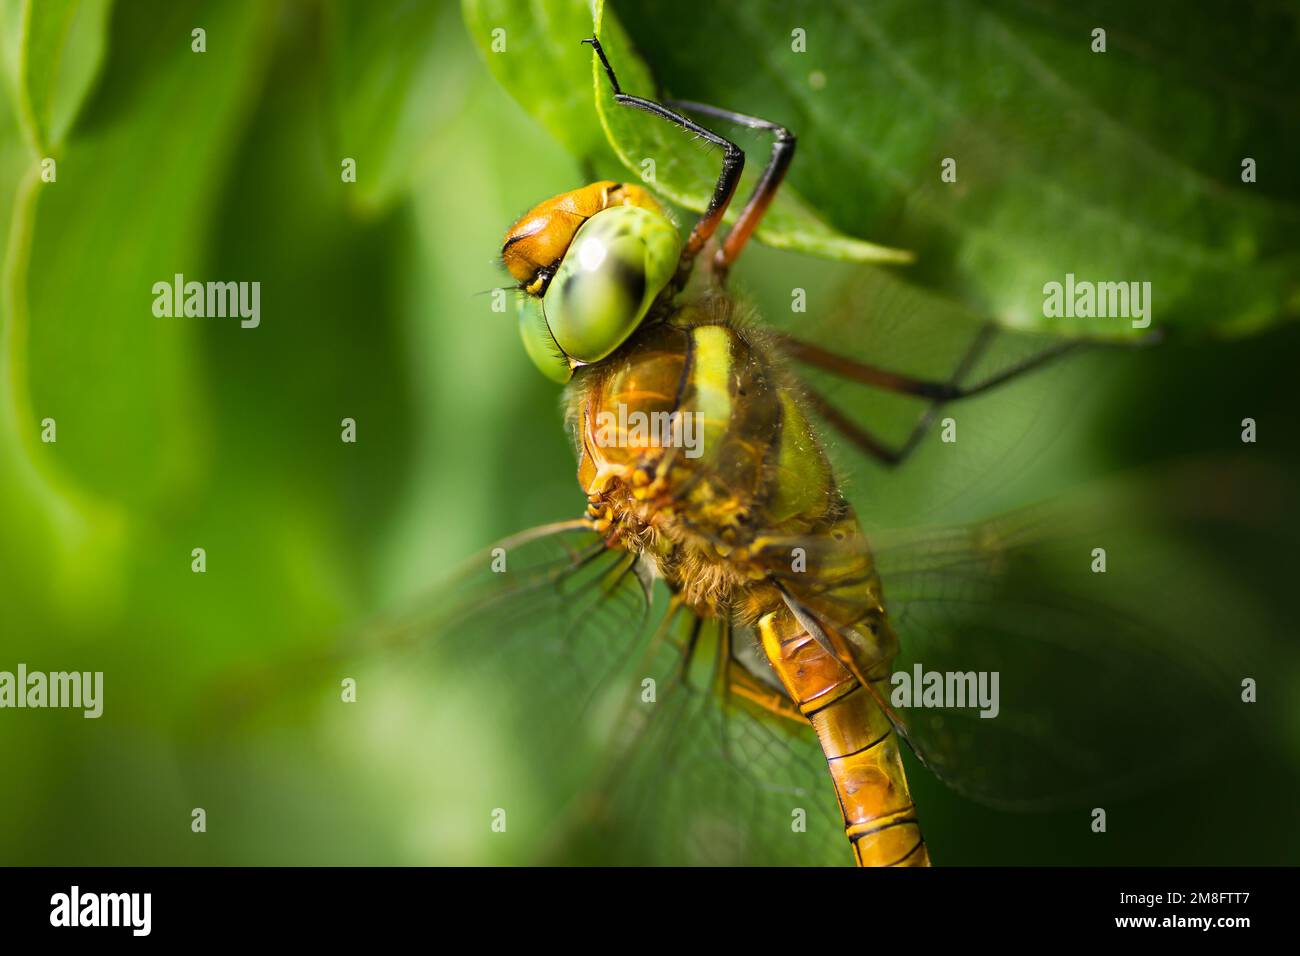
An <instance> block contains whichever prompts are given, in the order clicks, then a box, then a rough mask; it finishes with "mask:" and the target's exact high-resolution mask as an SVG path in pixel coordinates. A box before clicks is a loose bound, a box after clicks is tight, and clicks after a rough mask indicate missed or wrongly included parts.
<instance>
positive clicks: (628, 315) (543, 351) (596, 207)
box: [501, 182, 681, 382]
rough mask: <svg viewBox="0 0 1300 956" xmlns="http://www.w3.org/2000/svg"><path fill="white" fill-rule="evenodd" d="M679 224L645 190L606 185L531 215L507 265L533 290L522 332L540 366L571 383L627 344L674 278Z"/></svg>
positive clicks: (511, 237)
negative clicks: (579, 370) (581, 368)
mask: <svg viewBox="0 0 1300 956" xmlns="http://www.w3.org/2000/svg"><path fill="white" fill-rule="evenodd" d="M680 252H681V237H680V236H679V234H678V232H677V227H676V226H675V225H673V223H672V221H671V220H670V219H669V218H668V217H667V215H666V214H665V213H664V212H663V210H662V209H661V208H660V206H659V204H658V203H656V202H655V201H654V199H653V198H652V197H651V196H650V194H649V193H647V192H646V191H645V190H644V189H641V188H640V187H639V186H634V185H631V184H627V183H614V182H600V183H593V184H592V185H590V186H585V187H583V188H582V189H578V190H574V191H573V192H568V193H563V194H562V195H559V196H556V197H554V198H552V199H548V200H547V201H546V202H544V203H542V204H541V205H539V206H537V207H536V208H534V209H533V210H531V211H530V212H529V213H528V214H527V215H525V216H524V217H523V218H522V219H520V220H519V221H518V222H517V223H515V224H514V226H512V227H511V229H510V231H509V232H508V233H507V234H506V238H505V243H504V245H503V246H502V249H501V259H502V261H503V262H504V263H505V266H506V268H507V269H509V270H510V274H511V275H512V276H514V277H515V278H516V279H518V280H519V284H520V288H521V289H522V290H523V291H524V292H526V293H528V296H529V298H528V299H527V300H526V301H525V302H524V305H523V308H522V310H521V313H520V334H521V335H522V337H523V340H524V347H525V349H526V350H527V351H528V355H529V357H530V358H532V360H533V362H534V364H536V365H537V367H538V368H539V369H541V371H542V372H543V374H545V375H546V376H547V377H548V378H551V379H554V380H556V381H559V382H566V381H568V379H569V378H570V376H572V374H573V369H574V368H575V367H576V366H578V365H590V364H592V363H595V362H599V361H600V360H601V359H603V358H605V357H606V356H608V355H609V354H610V353H611V352H613V351H614V350H615V349H617V348H618V347H619V346H620V345H622V344H623V342H624V341H626V340H627V338H628V336H630V335H631V334H632V333H633V332H634V331H635V330H636V328H637V326H638V325H639V324H640V323H641V320H642V319H644V318H645V315H646V313H647V312H648V311H649V309H650V306H651V304H652V303H653V302H654V300H655V298H656V297H657V296H658V295H659V293H660V292H661V291H662V290H663V288H664V287H665V286H666V285H667V284H668V282H669V281H670V280H671V279H672V277H673V274H674V273H675V271H676V268H677V259H678V256H679V254H680Z"/></svg>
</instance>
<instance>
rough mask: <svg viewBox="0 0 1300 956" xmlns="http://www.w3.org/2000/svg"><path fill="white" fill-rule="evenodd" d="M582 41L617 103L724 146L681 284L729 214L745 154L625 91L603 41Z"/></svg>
mask: <svg viewBox="0 0 1300 956" xmlns="http://www.w3.org/2000/svg"><path fill="white" fill-rule="evenodd" d="M582 42H583V43H590V44H591V46H592V49H594V50H595V51H596V55H597V56H598V57H600V62H601V64H602V65H603V66H604V67H605V75H606V76H607V77H609V85H610V86H612V87H613V88H614V102H616V103H618V104H620V105H621V106H630V107H632V108H633V109H638V110H642V111H644V112H646V113H650V114H651V115H653V116H658V117H659V118H660V119H663V120H666V121H668V122H669V123H672V124H673V125H674V126H677V127H680V128H681V129H684V130H686V131H687V132H689V133H694V134H695V135H696V136H699V137H701V138H702V139H704V140H707V141H708V142H710V143H712V144H713V145H715V146H721V147H722V154H723V155H722V174H721V175H720V176H719V177H718V184H717V185H716V186H715V187H714V189H713V196H712V198H711V199H710V200H709V205H708V208H707V209H705V210H704V215H702V216H700V218H699V220H698V221H696V223H695V227H694V228H693V229H691V234H690V237H689V238H688V239H687V240H686V247H685V248H684V249H683V250H682V260H681V265H680V267H679V268H678V276H677V282H678V284H679V285H681V284H683V283H684V282H685V279H686V276H687V275H689V273H690V268H691V266H692V264H694V262H695V256H696V255H697V254H698V253H699V251H700V250H701V249H702V248H704V244H705V243H706V242H708V241H709V239H710V238H711V237H712V236H713V233H714V232H716V231H717V228H718V226H719V225H720V224H721V223H722V216H723V214H724V213H726V211H727V206H728V205H730V204H731V198H732V196H734V195H735V193H736V186H737V185H739V184H740V174H741V172H742V171H743V170H744V168H745V154H744V152H743V151H742V150H741V149H740V147H739V146H737V145H736V144H735V143H733V142H731V140H729V139H724V138H723V137H721V136H719V135H718V134H717V133H715V132H713V131H712V130H708V129H705V128H704V127H703V126H701V125H699V124H698V123H694V122H692V121H691V120H689V119H687V118H686V117H685V116H683V115H682V114H681V113H678V112H677V111H675V110H672V109H669V108H668V107H667V106H664V105H663V104H662V103H656V102H655V101H654V100H647V99H644V98H643V97H640V96H632V95H630V94H628V93H624V92H623V90H622V88H621V87H620V86H619V85H618V77H617V76H616V75H615V74H614V68H613V67H612V66H610V65H609V59H608V58H607V57H606V56H605V51H604V49H603V48H602V47H601V45H600V41H599V40H598V39H596V38H595V37H589V38H588V39H586V40H583V41H582Z"/></svg>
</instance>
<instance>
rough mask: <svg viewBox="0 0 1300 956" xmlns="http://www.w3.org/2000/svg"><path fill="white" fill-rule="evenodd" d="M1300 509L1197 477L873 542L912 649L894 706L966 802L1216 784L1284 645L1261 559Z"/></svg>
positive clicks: (1078, 798) (1261, 480) (1284, 495)
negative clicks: (1264, 672)
mask: <svg viewBox="0 0 1300 956" xmlns="http://www.w3.org/2000/svg"><path fill="white" fill-rule="evenodd" d="M1294 493H1295V489H1294V487H1293V486H1289V482H1287V481H1284V480H1283V481H1279V480H1276V478H1275V476H1269V477H1267V478H1266V477H1265V476H1261V475H1249V474H1244V473H1242V472H1241V471H1240V470H1239V469H1236V468H1221V469H1213V468H1207V467H1200V468H1194V469H1184V470H1181V471H1175V472H1166V473H1162V474H1158V475H1148V476H1145V477H1144V478H1142V479H1133V480H1126V481H1122V482H1112V483H1109V484H1107V485H1101V486H1095V487H1093V488H1092V489H1090V490H1088V491H1081V492H1078V493H1075V494H1073V495H1071V496H1070V497H1068V498H1063V499H1060V500H1058V501H1056V502H1053V503H1050V504H1045V505H1042V506H1038V507H1033V508H1028V509H1022V510H1019V511H1016V512H1012V513H1009V514H1006V515H1002V516H999V517H996V518H992V519H989V520H987V521H984V522H980V523H977V524H972V525H968V526H965V527H959V528H948V529H933V530H929V531H920V532H907V533H901V534H900V533H895V534H879V535H876V536H875V540H874V544H875V547H876V556H877V561H878V566H879V568H880V572H881V575H882V578H883V580H884V584H885V596H886V603H887V605H888V608H889V611H890V616H891V619H892V621H893V624H894V627H895V630H896V631H897V632H898V635H899V638H900V642H901V653H900V655H899V657H898V658H897V660H896V661H895V665H894V667H893V673H894V679H893V681H892V682H891V684H890V685H889V686H888V687H883V688H882V690H881V692H882V694H885V693H887V694H889V695H890V700H889V703H890V705H891V707H892V708H893V710H894V713H895V716H896V724H897V726H898V727H899V729H900V732H902V733H903V735H904V736H905V737H906V738H907V739H908V741H909V742H910V743H911V745H912V746H913V748H914V750H915V752H916V753H917V755H918V756H919V757H920V758H921V759H922V760H923V762H925V763H926V765H927V766H928V767H929V768H930V769H931V770H933V771H934V772H935V773H936V774H937V775H939V776H940V777H941V778H942V779H943V780H944V781H945V782H947V783H948V784H949V785H951V786H953V787H955V788H956V789H958V790H959V791H960V792H962V793H965V794H967V795H969V796H971V797H974V798H976V799H979V800H981V801H982V802H986V803H990V804H993V805H996V806H1002V807H1007V808H1035V807H1039V808H1046V807H1051V806H1059V805H1070V804H1079V803H1081V802H1082V801H1095V800H1097V799H1099V798H1101V797H1105V796H1110V795H1113V794H1116V793H1117V792H1119V793H1122V792H1125V791H1130V790H1133V789H1136V788H1139V787H1141V786H1142V785H1143V784H1144V783H1145V782H1149V781H1150V780H1152V779H1153V778H1157V777H1162V776H1167V775H1169V774H1171V773H1173V772H1175V771H1176V770H1178V769H1180V768H1182V769H1188V768H1191V769H1192V770H1195V769H1197V768H1200V769H1202V770H1204V771H1207V772H1214V771H1215V768H1216V766H1218V765H1219V764H1220V763H1221V762H1222V761H1223V759H1224V755H1225V753H1230V752H1231V751H1230V749H1229V750H1225V749H1224V748H1225V747H1227V746H1228V744H1229V742H1230V741H1231V740H1232V738H1233V737H1234V735H1236V734H1239V733H1242V732H1247V730H1248V722H1249V720H1250V719H1251V718H1252V717H1253V716H1254V714H1253V712H1251V711H1249V710H1248V708H1247V706H1246V705H1243V703H1242V678H1243V676H1245V675H1250V674H1259V673H1260V672H1261V669H1262V668H1263V662H1264V660H1265V659H1267V657H1268V656H1269V655H1270V654H1271V651H1270V650H1269V648H1270V646H1271V645H1275V644H1276V643H1277V642H1278V628H1277V624H1276V622H1273V621H1270V619H1269V613H1268V600H1267V596H1266V595H1262V594H1261V592H1260V588H1259V584H1260V582H1261V581H1262V580H1263V579H1262V578H1261V577H1260V576H1259V575H1257V574H1256V573H1255V567H1254V565H1256V564H1257V563H1258V561H1257V560H1252V554H1255V553H1257V552H1258V551H1259V548H1260V544H1261V537H1265V538H1266V537H1269V536H1273V535H1279V536H1281V535H1285V534H1290V533H1293V532H1292V531H1288V530H1283V529H1282V528H1281V527H1277V526H1275V525H1273V523H1272V521H1271V519H1261V518H1260V517H1258V516H1259V515H1261V514H1263V515H1269V514H1274V515H1276V514H1281V513H1283V507H1284V505H1283V503H1284V502H1285V501H1286V500H1288V496H1290V495H1294ZM1207 496H1212V497H1213V500H1214V504H1213V507H1207V503H1206V498H1207ZM1248 502H1249V504H1250V506H1251V507H1246V505H1247V503H1248ZM1270 505H1272V506H1275V507H1276V509H1277V510H1272V511H1270V510H1269V509H1270ZM1288 510H1289V509H1288ZM1232 514H1235V515H1237V516H1238V520H1237V521H1234V522H1225V521H1224V520H1223V519H1224V518H1225V516H1228V515H1232ZM1252 514H1253V515H1255V516H1256V517H1254V518H1248V519H1247V520H1246V522H1245V523H1241V520H1240V519H1241V516H1249V515H1252ZM1211 532H1213V534H1211ZM932 675H939V677H940V678H942V679H943V681H944V684H943V688H944V693H942V694H940V693H939V692H938V690H937V688H938V687H939V686H940V685H937V684H936V683H935V678H934V677H933V676H932ZM951 675H959V678H960V679H953V680H952V682H951V689H950V688H949V684H948V681H949V678H950V677H951ZM966 675H970V677H972V678H973V680H971V679H968V678H967V676H966ZM994 675H996V684H994V683H993V676H994ZM927 681H928V682H929V684H928V686H929V687H930V688H931V689H932V690H934V693H933V694H932V695H931V697H930V700H928V701H927V700H926V699H925V695H926V687H927ZM981 682H982V683H981ZM904 688H905V689H904ZM959 688H960V690H959ZM971 688H974V689H975V693H974V695H972V694H971ZM981 691H983V698H981V697H980V693H981ZM961 692H964V694H965V700H964V701H963V700H962V699H961V698H960V697H959V696H957V694H958V693H961ZM972 696H974V697H975V698H976V699H975V700H972V699H971V697H972ZM958 703H960V704H961V705H960V706H955V704H958ZM984 714H987V715H988V716H984ZM1090 805H1095V803H1093V804H1090Z"/></svg>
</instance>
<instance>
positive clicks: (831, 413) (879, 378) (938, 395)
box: [782, 325, 1077, 467]
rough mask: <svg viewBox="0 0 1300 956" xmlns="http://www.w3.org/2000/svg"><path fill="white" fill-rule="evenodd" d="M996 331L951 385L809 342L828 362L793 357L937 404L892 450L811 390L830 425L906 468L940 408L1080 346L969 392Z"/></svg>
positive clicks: (982, 334) (966, 358) (988, 331)
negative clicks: (967, 383)
mask: <svg viewBox="0 0 1300 956" xmlns="http://www.w3.org/2000/svg"><path fill="white" fill-rule="evenodd" d="M996 331H997V330H996V327H995V326H992V325H985V326H983V327H982V328H981V329H980V331H979V334H977V335H976V336H975V338H974V339H973V340H972V341H971V344H970V345H969V346H968V347H967V349H966V352H965V354H963V355H962V358H961V361H960V362H958V363H957V367H956V368H955V369H953V372H952V375H951V377H950V378H949V380H948V381H947V382H927V381H923V380H921V379H914V378H908V377H907V376H902V375H896V374H895V373H893V372H882V371H881V370H879V369H876V368H874V367H872V366H869V365H863V364H862V363H857V362H854V361H853V360H852V359H846V358H844V357H842V356H839V355H835V353H833V352H828V351H826V350H824V349H821V348H820V347H818V346H809V345H807V344H806V343H799V344H800V345H802V346H805V347H806V348H808V349H811V350H815V352H816V354H817V355H818V357H826V358H827V361H826V362H818V361H812V360H809V359H808V358H807V357H805V356H804V355H801V354H799V353H798V352H797V351H793V350H792V351H791V354H792V355H794V356H795V357H796V358H800V359H802V360H803V361H807V362H808V364H810V365H814V366H817V367H819V368H824V369H826V370H827V371H830V372H835V373H836V374H842V375H845V377H848V378H852V379H854V380H855V381H859V382H863V383H865V384H868V385H875V386H878V387H881V388H888V389H890V390H892V391H898V392H903V393H904V394H907V395H918V396H920V397H923V398H929V399H930V400H931V401H930V404H929V405H928V406H927V407H926V409H925V411H924V412H922V413H921V417H920V418H918V419H917V421H916V424H915V425H913V426H912V431H911V433H910V434H909V435H908V436H907V439H906V440H905V441H904V442H903V444H901V445H899V446H898V447H897V448H891V447H890V446H889V445H887V444H886V443H885V442H883V441H882V440H881V439H879V438H877V437H876V436H875V435H873V434H871V432H869V431H867V430H866V429H865V428H863V427H862V426H861V425H859V424H858V423H857V422H855V421H853V420H852V419H851V418H849V417H848V416H847V415H845V414H844V413H843V412H842V411H840V410H839V409H838V408H836V407H835V406H834V405H832V404H831V403H830V402H829V401H828V400H827V399H826V398H825V396H823V395H821V394H819V393H817V392H816V391H814V390H812V389H810V388H809V389H807V394H808V398H809V400H810V401H811V402H812V405H813V408H815V409H816V410H817V412H818V414H820V415H821V416H822V418H824V419H825V420H826V422H827V424H829V425H830V426H831V427H832V428H834V429H835V430H836V431H838V432H839V433H840V434H841V435H843V436H844V437H845V438H847V439H848V440H849V441H851V442H852V443H853V444H854V445H856V446H857V447H858V449H859V450H861V451H863V452H865V453H866V454H868V455H870V456H871V457H873V458H875V459H877V460H878V461H880V462H881V463H883V464H886V465H889V466H891V467H892V466H896V465H900V464H902V463H903V462H904V461H906V460H907V458H908V456H909V455H911V454H912V452H913V451H915V450H916V448H917V446H918V445H920V444H921V439H922V438H924V437H925V434H926V432H928V431H929V430H930V426H931V425H933V424H934V420H935V418H936V417H938V414H939V409H941V408H942V407H943V405H944V403H945V402H949V401H955V400H957V399H959V398H968V397H970V396H972V395H978V394H979V393H980V392H983V391H986V390H987V389H989V388H992V387H993V386H994V385H1000V384H1002V383H1003V382H1006V381H1008V380H1009V379H1011V378H1014V377H1015V376H1016V375H1020V374H1023V373H1025V372H1028V371H1030V370H1032V369H1035V368H1038V367H1039V366H1040V365H1043V364H1044V363H1045V362H1047V361H1048V360H1050V359H1052V358H1055V357H1057V356H1058V355H1061V354H1063V353H1064V352H1065V351H1066V349H1067V348H1069V347H1071V346H1073V345H1075V344H1077V343H1074V342H1070V343H1067V344H1066V346H1065V347H1063V348H1057V349H1051V350H1048V352H1044V353H1042V354H1040V355H1037V356H1034V357H1033V358H1031V359H1029V360H1028V361H1025V362H1022V363H1020V364H1019V365H1016V366H1013V367H1012V368H1011V369H1009V370H1008V371H1006V372H1001V373H999V374H998V375H995V376H993V377H992V378H991V379H989V380H987V381H985V382H981V383H980V384H979V385H976V386H972V387H963V386H962V385H961V384H960V382H961V380H962V379H963V378H964V377H965V376H966V374H967V373H968V372H969V371H970V370H971V368H972V367H973V366H974V365H975V363H976V362H977V361H979V358H980V356H981V355H983V354H984V351H985V349H987V348H988V345H989V342H991V341H992V339H993V335H994V333H995V332H996ZM792 341H794V340H793V339H786V338H783V339H782V343H783V345H784V344H785V343H787V342H792ZM830 359H834V360H835V361H834V362H830V361H829V360H830ZM841 363H848V365H849V367H854V366H860V367H861V368H862V369H866V370H868V371H869V372H870V373H871V375H870V378H867V377H863V376H861V375H851V374H847V373H846V372H845V371H842V370H841V369H840V367H839V366H840V364H841ZM832 366H834V367H832ZM899 383H902V385H903V386H905V387H900V384H899Z"/></svg>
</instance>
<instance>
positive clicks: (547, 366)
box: [519, 298, 573, 385]
mask: <svg viewBox="0 0 1300 956" xmlns="http://www.w3.org/2000/svg"><path fill="white" fill-rule="evenodd" d="M519 337H520V338H522V339H523V340H524V351H525V352H527V353H528V357H529V358H530V359H532V360H533V364H534V365H536V366H537V367H538V368H539V369H540V370H541V373H542V374H543V375H545V376H546V377H547V378H549V379H550V380H551V381H552V382H559V383H560V384H561V385H563V384H564V383H565V382H567V381H568V380H569V379H571V378H573V369H572V367H570V365H569V360H568V358H566V357H565V355H564V353H563V352H561V351H560V347H559V346H558V345H556V344H555V339H554V337H552V335H551V330H550V329H548V328H547V327H546V317H545V316H544V315H542V304H541V303H540V302H539V301H537V300H536V299H531V298H530V299H525V300H524V301H522V302H521V303H520V304H519Z"/></svg>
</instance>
